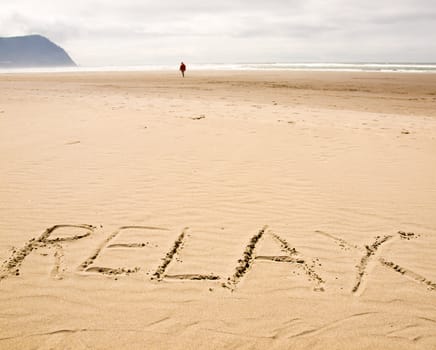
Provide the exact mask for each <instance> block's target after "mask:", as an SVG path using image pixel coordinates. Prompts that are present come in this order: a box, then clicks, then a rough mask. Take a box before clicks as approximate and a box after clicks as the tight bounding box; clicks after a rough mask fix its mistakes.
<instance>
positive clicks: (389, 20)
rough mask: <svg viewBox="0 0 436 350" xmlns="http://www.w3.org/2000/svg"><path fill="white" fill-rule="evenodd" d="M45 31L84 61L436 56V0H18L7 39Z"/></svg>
mask: <svg viewBox="0 0 436 350" xmlns="http://www.w3.org/2000/svg"><path fill="white" fill-rule="evenodd" d="M35 33H38V34H42V35H45V36H47V37H48V38H50V39H51V40H53V41H55V42H56V43H58V44H59V45H61V46H62V47H63V48H65V49H66V50H67V51H68V52H69V53H70V55H71V56H72V58H73V59H74V60H75V61H76V62H77V63H78V64H80V65H83V66H94V65H138V64H170V63H174V62H179V61H180V60H182V59H183V60H185V61H187V62H197V63H216V62H222V63H232V62H253V63H256V62H301V61H306V62H307V61H311V62H313V61H315V62H316V61H324V62H325V61H328V62H332V61H334V62H350V61H373V62H374V61H375V62H393V61H395V62H436V40H435V33H436V0H359V1H357V0H219V1H218V0H215V1H211V0H161V1H156V0H68V1H64V0H38V1H35V0H13V1H6V0H5V1H2V4H1V7H0V36H15V35H25V34H35Z"/></svg>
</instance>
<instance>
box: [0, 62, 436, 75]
mask: <svg viewBox="0 0 436 350" xmlns="http://www.w3.org/2000/svg"><path fill="white" fill-rule="evenodd" d="M187 66H188V69H189V70H235V71H237V70H244V71H253V70H255V71H256V70H288V71H289V70H290V71H338V72H401V73H407V72H409V73H436V63H207V64H204V63H192V64H190V63H189V62H187ZM159 70H178V63H175V64H174V65H158V64H146V65H137V66H79V67H56V68H15V69H2V68H0V73H45V72H47V73H56V72H59V73H61V72H67V73H68V72H135V71H159Z"/></svg>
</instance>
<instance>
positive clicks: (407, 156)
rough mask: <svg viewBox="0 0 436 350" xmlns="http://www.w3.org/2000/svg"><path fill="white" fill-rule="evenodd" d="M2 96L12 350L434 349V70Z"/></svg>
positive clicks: (2, 199) (23, 77) (156, 75)
mask: <svg viewBox="0 0 436 350" xmlns="http://www.w3.org/2000/svg"><path fill="white" fill-rule="evenodd" d="M0 91H1V94H0V159H1V168H0V264H1V268H0V349H20V350H22V349H127V348H128V349H323V350H325V349H385V350H386V349H392V350H393V349H395V350H400V349H407V350H410V349H436V269H435V266H436V255H435V249H436V216H435V213H436V74H415V73H378V72H377V73H368V72H309V71H307V72H304V71H294V72H292V71H271V72H269V71H189V70H188V71H187V74H186V77H185V78H182V77H181V76H180V75H179V74H178V72H177V71H174V72H170V71H150V72H88V73H50V74H49V73H46V74H44V73H33V74H31V73H29V74H0Z"/></svg>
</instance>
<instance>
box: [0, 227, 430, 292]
mask: <svg viewBox="0 0 436 350" xmlns="http://www.w3.org/2000/svg"><path fill="white" fill-rule="evenodd" d="M63 228H68V229H71V228H73V229H75V230H79V231H83V232H82V233H80V234H76V235H69V236H58V237H53V233H54V232H55V231H58V230H59V229H63ZM95 229H96V227H95V226H91V225H55V226H52V227H50V228H48V229H47V230H45V231H44V232H43V233H42V234H41V235H40V236H39V237H38V238H32V239H31V240H30V241H28V242H27V243H26V244H25V245H24V247H23V248H21V249H14V250H13V251H12V253H11V256H10V257H9V258H8V259H7V260H6V261H4V262H3V264H2V267H1V270H0V281H2V280H4V279H6V278H8V277H11V276H19V275H20V268H21V266H22V264H23V262H24V261H25V259H26V258H27V257H28V256H29V255H30V254H31V253H32V252H33V251H35V250H38V249H40V248H50V249H54V266H53V268H52V270H51V276H52V277H53V278H55V279H62V278H63V273H64V272H65V262H64V254H65V248H66V246H67V245H68V246H70V245H72V244H75V243H76V242H78V241H83V240H85V239H87V238H89V237H90V236H91V235H92V234H93V233H94V231H95ZM132 231H134V232H139V235H137V237H142V238H143V236H144V232H146V233H147V234H146V235H145V236H146V238H149V240H145V241H143V242H135V243H132V242H129V243H112V242H113V241H114V239H115V238H116V237H118V239H119V238H120V237H122V235H123V233H125V232H132ZM164 231H168V230H167V229H165V228H159V227H150V226H122V227H120V228H118V229H117V230H116V231H114V232H113V233H112V234H110V235H109V236H108V237H106V239H105V240H104V241H103V242H102V243H101V244H100V245H99V246H98V247H97V249H95V251H93V252H92V254H91V255H90V256H89V257H88V258H86V259H85V260H84V261H83V262H82V263H81V264H80V265H79V266H77V271H78V272H79V273H80V274H83V273H87V274H90V273H94V274H103V275H108V276H115V278H117V276H119V275H131V274H139V273H141V270H142V268H143V267H141V266H135V267H131V268H127V267H113V266H112V267H108V266H97V265H96V260H97V258H98V257H100V256H101V255H102V254H103V252H104V251H106V250H111V249H118V252H119V251H120V250H121V251H123V250H125V252H126V254H125V257H124V256H123V258H124V259H122V261H123V262H125V261H128V258H129V254H128V253H127V252H129V251H130V252H131V251H132V249H134V250H136V251H138V250H140V249H142V248H146V247H148V248H150V249H157V247H158V245H153V244H152V243H150V241H151V240H152V239H150V238H153V237H159V236H161V237H167V236H168V235H167V232H165V234H164ZM188 232H189V229H188V228H185V229H184V230H183V231H182V232H181V233H180V234H179V235H178V236H177V238H176V239H175V241H174V242H173V244H172V246H171V247H169V249H168V250H167V251H165V252H164V253H163V256H162V257H161V258H160V260H159V258H157V262H156V261H155V267H154V269H153V272H151V273H150V272H147V273H146V274H144V276H147V275H148V277H149V279H150V280H154V281H157V282H160V281H162V280H165V279H172V280H192V281H198V280H212V281H218V282H219V283H220V285H221V286H222V287H223V288H226V289H228V290H231V291H233V290H235V289H236V287H237V285H238V283H239V282H240V281H241V280H242V279H243V278H244V276H245V275H246V274H247V272H248V271H249V270H250V269H251V268H252V266H253V265H254V263H255V262H256V261H269V262H277V263H288V264H293V265H294V266H295V267H296V268H298V269H300V270H301V272H302V273H303V274H304V275H305V276H306V277H307V280H308V282H309V283H310V284H311V286H312V288H313V290H314V291H320V292H322V291H324V290H325V288H326V281H325V279H324V278H323V277H322V276H321V274H320V273H319V272H318V271H317V267H316V265H318V266H321V264H319V259H317V258H316V259H312V260H308V259H306V258H305V257H303V256H301V254H300V253H299V252H298V250H297V249H296V248H294V247H291V246H290V244H289V243H288V242H287V241H286V240H285V239H283V238H282V237H280V236H279V235H278V234H276V233H274V232H273V231H271V230H269V229H268V227H267V226H265V227H263V228H262V229H261V230H260V231H259V232H257V233H256V234H255V235H253V236H252V238H251V239H250V240H249V242H248V244H247V245H246V247H245V249H244V250H243V252H242V256H241V258H240V259H239V260H238V261H237V263H236V266H235V269H234V273H233V274H232V275H231V276H228V277H227V276H226V277H223V276H219V275H216V274H213V273H211V274H197V273H187V274H178V275H174V274H173V275H172V274H169V273H167V270H168V268H169V266H170V264H171V263H172V262H173V261H174V260H177V259H178V256H179V254H180V251H181V249H183V247H184V244H185V241H186V239H187V236H188ZM315 233H316V234H320V235H322V236H324V237H327V238H328V239H331V240H333V241H334V242H335V243H336V244H337V245H338V246H339V247H340V249H342V250H346V251H350V250H353V251H356V252H359V253H360V254H359V255H360V256H361V258H360V261H359V263H358V264H357V265H356V271H355V282H354V285H353V287H352V289H351V291H350V292H351V293H353V294H356V295H359V294H360V293H361V292H362V290H363V284H364V279H365V276H367V274H368V269H367V268H368V265H369V263H370V262H372V263H378V264H381V266H383V267H385V268H387V269H389V270H392V271H394V272H396V273H399V274H401V275H404V276H405V277H408V278H409V279H410V280H412V281H414V282H416V283H418V284H421V285H423V286H426V287H427V288H428V289H429V290H431V291H434V290H436V283H434V282H432V281H430V280H428V279H427V278H426V277H424V276H421V275H420V274H418V273H416V272H414V271H412V270H410V269H408V268H406V267H403V266H399V265H398V264H396V263H394V262H392V261H388V260H386V259H384V258H383V257H381V256H380V253H381V248H382V246H383V245H384V244H386V243H387V242H389V241H392V240H394V239H401V240H411V239H415V238H418V237H419V235H416V234H414V233H411V232H410V233H406V232H403V231H399V232H398V233H397V235H386V236H377V237H375V240H374V242H373V243H372V244H370V245H365V246H364V247H359V246H357V245H353V244H350V243H348V242H347V241H345V240H344V239H342V238H340V237H336V236H334V235H332V234H330V233H326V232H323V231H315ZM264 239H271V240H273V241H274V242H276V243H277V245H278V246H279V247H280V250H281V252H282V254H281V255H258V254H257V253H256V248H257V246H258V243H259V242H260V241H261V240H264ZM111 243H112V244H111ZM145 254H146V253H141V255H142V256H144V255H145ZM43 255H47V254H43ZM151 264H152V265H153V263H151Z"/></svg>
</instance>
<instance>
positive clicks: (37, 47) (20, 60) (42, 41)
mask: <svg viewBox="0 0 436 350" xmlns="http://www.w3.org/2000/svg"><path fill="white" fill-rule="evenodd" d="M75 66H76V64H75V63H74V61H73V60H72V59H71V57H70V56H69V55H68V53H67V52H66V51H65V50H64V49H63V48H61V47H60V46H58V45H56V44H55V43H53V42H52V41H50V40H49V39H47V38H45V37H43V36H41V35H26V36H17V37H8V38H2V37H0V68H26V67H29V68H30V67H32V68H33V67H75Z"/></svg>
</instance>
